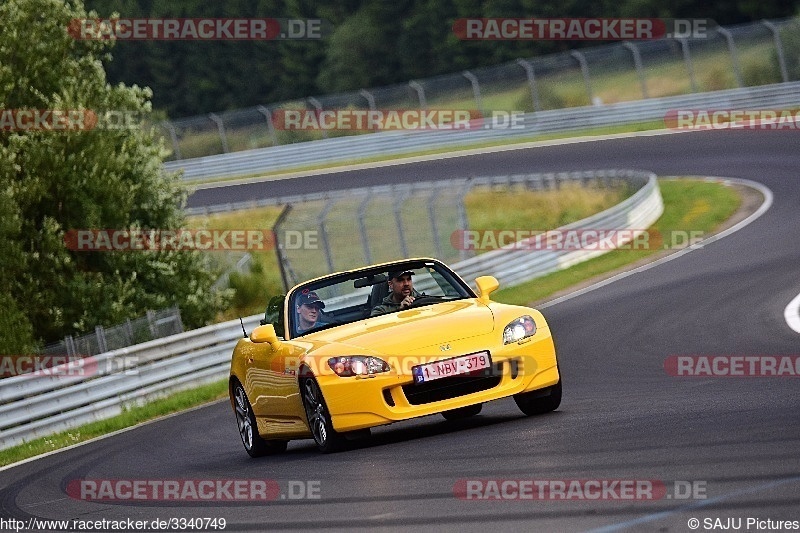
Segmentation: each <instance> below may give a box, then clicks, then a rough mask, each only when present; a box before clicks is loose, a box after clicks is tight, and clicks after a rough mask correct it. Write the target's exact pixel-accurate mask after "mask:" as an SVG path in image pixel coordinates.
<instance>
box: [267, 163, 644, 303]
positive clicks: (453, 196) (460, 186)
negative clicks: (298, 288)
mask: <svg viewBox="0 0 800 533" xmlns="http://www.w3.org/2000/svg"><path fill="white" fill-rule="evenodd" d="M649 178H650V175H649V174H648V175H646V176H644V177H643V175H642V174H641V173H636V172H632V171H624V172H623V171H614V170H609V171H593V172H570V173H567V172H562V173H548V174H513V175H501V176H480V177H474V178H469V179H453V180H446V181H439V182H418V183H413V184H398V185H393V186H379V187H369V188H361V189H350V190H348V191H342V192H338V193H331V194H329V195H328V196H326V197H322V198H320V197H319V196H317V195H314V196H310V197H307V198H303V197H299V198H296V199H293V201H291V202H289V203H288V204H287V205H286V207H285V208H284V211H283V213H282V214H281V216H280V217H279V218H278V220H277V222H276V224H275V226H274V228H273V231H274V233H275V236H276V239H277V242H278V246H277V248H276V250H277V253H278V260H279V264H280V266H281V273H282V276H283V281H284V285H285V287H286V288H288V287H291V286H293V285H295V284H296V283H299V282H300V281H304V280H307V279H311V278H314V277H318V276H322V275H325V274H329V273H331V272H335V271H341V270H347V269H349V268H355V267H359V266H363V265H365V264H372V263H379V262H385V261H391V260H395V259H403V258H407V257H428V256H433V257H436V258H438V259H441V260H442V261H444V262H446V263H456V264H460V263H457V262H459V261H461V262H463V261H464V260H466V259H468V258H469V257H472V256H474V255H475V252H474V251H471V250H470V251H467V250H464V249H463V247H458V246H457V245H456V244H454V241H457V239H454V238H453V237H454V236H455V235H457V234H458V233H457V232H458V231H459V230H466V229H468V228H469V221H468V217H467V210H466V207H465V197H466V195H467V194H468V193H469V192H470V191H471V190H473V189H474V188H476V187H484V188H491V189H493V190H504V191H509V192H513V191H514V190H533V191H541V190H549V189H558V188H561V187H563V186H564V184H566V183H573V184H577V185H580V186H583V187H603V188H608V187H622V186H625V185H627V186H628V187H629V188H630V190H631V191H634V192H635V191H637V190H639V189H641V188H642V187H644V186H645V185H646V184H647V182H648V179H649ZM653 179H654V178H653ZM497 207H498V209H501V208H502V207H501V206H497ZM648 225H649V224H648Z"/></svg>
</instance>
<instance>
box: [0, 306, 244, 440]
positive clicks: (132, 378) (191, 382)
mask: <svg viewBox="0 0 800 533" xmlns="http://www.w3.org/2000/svg"><path fill="white" fill-rule="evenodd" d="M259 318H260V315H255V316H251V317H247V318H246V319H244V325H245V328H246V329H247V330H248V331H251V330H252V329H253V328H254V327H255V326H257V325H258V320H259ZM241 336H242V326H241V324H240V323H239V321H238V320H234V321H230V322H224V323H221V324H215V325H213V326H207V327H204V328H200V329H196V330H193V331H186V332H184V333H179V334H177V335H172V336H170V337H164V338H161V339H156V340H153V341H149V342H145V343H142V344H138V345H136V346H131V347H128V348H122V349H119V350H114V351H111V352H106V353H103V354H100V355H97V356H93V357H87V358H85V359H77V360H73V361H71V362H70V363H68V364H65V365H60V366H57V367H53V368H49V369H46V370H43V371H40V372H38V373H32V374H22V375H19V376H14V377H9V378H5V379H2V380H0V449H3V448H8V447H10V446H13V445H15V444H20V443H22V442H25V441H29V440H31V439H35V438H38V437H43V436H46V435H51V434H53V433H57V432H60V431H65V430H69V429H73V428H76V427H78V426H81V425H83V424H86V423H88V422H92V421H95V420H101V419H104V418H109V417H112V416H115V415H118V414H120V413H121V412H122V410H123V407H124V406H127V405H133V404H141V403H144V402H147V401H149V400H152V399H155V398H157V397H160V396H163V395H164V394H166V393H171V392H175V391H178V390H181V389H185V388H190V387H195V386H198V385H201V384H204V383H209V382H212V381H217V380H219V379H222V378H224V377H225V375H226V373H227V372H228V369H229V365H230V356H231V351H232V350H233V346H234V345H235V344H236V340H237V339H238V338H240V337H241Z"/></svg>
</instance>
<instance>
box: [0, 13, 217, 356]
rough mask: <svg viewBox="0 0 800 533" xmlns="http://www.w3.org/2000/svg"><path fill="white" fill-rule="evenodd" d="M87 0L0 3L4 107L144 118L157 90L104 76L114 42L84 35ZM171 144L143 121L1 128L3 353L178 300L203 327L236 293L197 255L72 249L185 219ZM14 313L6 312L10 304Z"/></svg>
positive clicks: (188, 318)
mask: <svg viewBox="0 0 800 533" xmlns="http://www.w3.org/2000/svg"><path fill="white" fill-rule="evenodd" d="M96 16H97V14H96V13H94V12H91V13H89V14H87V13H86V11H85V10H84V8H83V4H82V3H81V2H80V1H79V0H76V1H75V2H68V3H65V2H63V1H62V0H9V1H7V2H6V3H4V4H2V5H0V20H2V21H3V25H4V29H3V31H2V32H0V109H2V110H12V109H40V110H46V109H56V110H92V111H94V112H96V113H97V114H98V115H101V116H102V114H103V113H104V112H105V111H116V112H124V113H127V114H128V115H133V116H137V117H145V116H146V115H147V114H148V113H149V112H150V103H149V98H150V96H151V92H150V90H149V89H143V88H139V87H137V86H133V87H126V86H124V85H122V84H119V85H116V86H112V85H110V84H109V83H107V81H106V76H105V72H104V69H103V64H102V61H101V60H102V59H103V58H106V59H107V57H106V53H107V52H106V50H107V49H108V47H109V43H108V42H106V41H94V40H79V39H75V38H73V37H72V36H71V35H70V34H69V33H68V31H67V29H68V27H69V24H70V21H71V20H73V19H82V18H86V17H96ZM165 153H166V152H165V149H164V148H163V146H162V145H161V142H160V141H158V140H157V138H156V137H155V135H154V134H153V132H152V131H150V130H147V129H144V128H142V127H139V126H138V125H137V126H136V127H132V128H120V129H107V128H99V127H98V128H94V129H91V130H88V131H86V130H81V131H32V130H24V131H20V130H12V131H0V244H1V245H2V254H0V305H3V308H4V317H3V319H2V320H1V321H0V322H2V323H0V353H14V352H18V351H19V350H24V349H29V348H30V347H31V346H32V345H33V344H34V343H37V342H47V341H52V340H55V339H57V338H60V337H62V336H64V335H65V334H72V333H81V332H85V331H88V330H91V329H92V328H93V327H94V326H95V325H98V324H106V325H108V324H114V323H117V322H119V321H122V320H124V319H126V318H131V317H134V316H138V315H141V314H143V313H144V311H145V310H146V309H158V308H163V307H167V306H169V305H175V304H177V305H178V306H179V307H180V309H181V313H182V316H183V318H184V322H185V323H186V324H187V325H188V326H189V327H193V326H199V325H201V324H203V323H205V322H207V321H208V320H209V319H210V318H212V317H213V316H214V314H215V313H216V312H217V311H218V310H219V309H220V308H221V307H222V304H223V303H224V302H223V300H224V299H225V297H226V296H227V295H223V294H218V293H213V292H212V291H211V290H210V287H211V284H212V283H213V281H214V277H215V276H214V274H213V273H212V272H210V270H209V269H208V268H206V264H205V261H204V257H203V256H202V255H201V254H200V253H199V252H177V251H172V252H169V251H160V252H152V251H150V252H75V251H70V250H68V249H67V246H66V244H65V238H64V236H65V233H66V232H67V231H69V230H72V229H84V228H100V229H127V228H144V229H147V228H159V229H174V228H178V227H180V226H181V225H182V223H183V216H184V215H183V210H182V206H183V203H184V201H185V196H186V193H185V191H184V190H183V188H182V186H181V184H180V181H179V177H178V176H177V175H165V174H164V173H163V171H162V168H161V161H162V158H163V156H164V155H165ZM9 310H10V313H8V314H5V313H6V311H9Z"/></svg>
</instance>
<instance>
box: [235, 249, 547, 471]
mask: <svg viewBox="0 0 800 533" xmlns="http://www.w3.org/2000/svg"><path fill="white" fill-rule="evenodd" d="M475 283H476V285H477V290H478V293H477V294H476V293H475V292H474V291H473V290H472V289H471V288H470V287H469V285H467V284H466V283H465V282H464V281H463V280H462V279H461V278H460V277H459V276H458V275H457V274H456V273H455V272H453V271H452V270H450V269H449V268H448V267H447V266H446V265H444V264H443V263H442V262H440V261H437V260H435V259H427V258H421V259H408V260H404V261H395V262H392V263H384V264H380V265H374V266H370V267H366V268H361V269H358V270H350V271H347V272H339V273H336V274H331V275H328V276H324V277H321V278H317V279H313V280H311V281H308V282H306V283H301V284H300V285H297V286H295V287H293V288H292V289H291V290H290V291H289V293H288V294H287V295H286V297H282V296H281V297H277V298H273V300H272V301H271V302H270V304H269V306H268V307H267V312H266V316H265V319H264V320H262V321H261V323H262V325H261V326H259V327H257V328H255V329H254V330H253V331H252V332H251V333H250V336H249V338H243V339H241V340H240V341H239V342H238V344H237V345H236V348H235V349H234V351H233V357H232V360H231V375H230V386H229V389H230V399H231V405H232V407H233V410H234V413H235V415H236V422H237V424H238V427H239V434H240V435H241V437H242V443H244V447H245V450H247V453H249V454H250V455H251V456H253V457H257V456H261V455H266V454H270V453H276V452H281V451H284V450H285V449H286V444H287V442H288V441H289V440H292V439H306V438H313V439H314V440H315V441H316V443H317V446H318V447H319V449H320V450H321V451H323V452H326V453H327V452H332V451H335V450H338V449H340V448H342V447H343V445H344V443H345V442H346V440H347V437H351V436H355V435H361V434H364V433H368V432H369V428H371V427H373V426H380V425H383V424H390V423H392V422H396V421H398V420H408V419H410V418H416V417H419V416H425V415H431V414H435V413H441V414H442V415H443V416H444V417H445V418H447V419H456V418H464V417H468V416H473V415H476V414H478V413H479V412H480V410H481V405H482V403H483V402H487V401H489V400H496V399H499V398H505V397H507V396H513V398H514V400H515V401H516V403H517V405H518V406H519V408H520V409H521V410H522V412H523V413H525V414H527V415H534V414H540V413H546V412H548V411H552V410H554V409H556V408H557V407H558V406H559V404H560V403H561V377H560V375H559V371H558V364H557V360H556V353H555V348H554V346H553V339H552V336H551V335H550V329H549V327H548V326H547V322H545V319H544V317H543V316H542V314H541V313H540V312H539V311H536V310H535V309H531V308H528V307H520V306H516V305H505V304H499V303H496V302H492V301H491V300H490V299H489V295H490V294H491V292H492V291H494V290H495V289H497V287H498V282H497V280H496V279H495V278H493V277H491V276H482V277H479V278H477V279H476V280H475Z"/></svg>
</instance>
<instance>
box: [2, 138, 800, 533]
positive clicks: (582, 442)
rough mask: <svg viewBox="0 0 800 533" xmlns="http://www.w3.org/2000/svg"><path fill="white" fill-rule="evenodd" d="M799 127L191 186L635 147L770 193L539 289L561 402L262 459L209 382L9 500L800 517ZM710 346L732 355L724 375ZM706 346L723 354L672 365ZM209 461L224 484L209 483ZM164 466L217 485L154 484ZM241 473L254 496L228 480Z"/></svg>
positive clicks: (658, 527)
mask: <svg viewBox="0 0 800 533" xmlns="http://www.w3.org/2000/svg"><path fill="white" fill-rule="evenodd" d="M799 146H800V137H798V134H797V133H796V132H794V131H783V132H781V131H735V130H719V131H703V132H689V133H678V134H637V135H631V136H623V137H616V138H611V139H592V140H583V141H580V142H566V143H556V144H549V145H546V146H537V147H529V148H524V149H502V150H497V151H491V152H488V153H482V154H472V155H466V156H462V157H443V158H437V159H431V160H426V161H420V162H414V163H408V164H386V165H381V166H377V167H376V168H369V169H359V170H342V171H337V172H332V173H328V174H324V175H312V176H307V177H298V178H293V179H284V180H272V181H263V182H256V183H244V184H236V185H231V186H215V187H208V188H203V189H200V190H198V191H197V192H195V193H194V194H193V195H192V196H191V197H190V199H189V205H190V206H193V207H196V206H202V205H213V204H220V203H226V202H235V201H243V200H248V199H251V198H260V197H266V196H288V195H294V194H302V193H309V192H317V191H323V190H330V189H345V188H351V187H363V186H368V185H381V184H389V183H399V182H413V181H417V180H418V181H432V180H440V179H448V178H463V177H469V176H473V175H478V176H480V175H499V174H513V173H532V172H557V171H574V170H591V169H608V168H626V169H637V170H646V171H652V172H655V173H656V174H658V175H659V176H684V175H692V176H719V177H725V178H736V179H741V180H749V181H752V182H755V183H757V184H759V186H758V187H757V190H759V191H760V193H759V194H761V195H763V200H762V201H761V202H762V204H761V205H762V209H761V211H760V212H758V216H754V217H752V218H751V219H750V220H748V221H747V223H745V224H739V225H737V226H734V228H733V229H732V231H728V232H726V233H725V234H724V235H722V236H720V237H721V238H716V239H714V240H713V242H707V243H705V244H704V245H703V246H702V247H700V248H697V249H692V250H691V251H685V252H679V253H676V254H675V255H673V256H669V258H668V259H665V260H661V261H658V262H656V263H652V264H650V265H647V266H646V267H642V268H639V269H637V270H635V271H631V272H628V273H626V274H623V275H618V276H615V277H613V278H611V279H610V280H607V281H605V282H603V283H602V284H600V285H597V286H593V287H590V289H591V290H582V291H580V292H579V293H575V294H572V295H570V296H569V297H562V298H559V299H558V300H554V301H551V302H548V303H547V304H545V305H544V306H542V312H543V313H544V315H545V317H546V318H547V320H548V322H549V323H550V327H551V330H552V332H553V335H554V338H555V342H556V349H557V352H558V356H559V365H560V369H561V372H562V376H563V382H564V396H563V401H562V403H561V407H560V408H559V409H558V410H557V411H555V412H553V413H550V414H547V415H542V416H538V417H525V416H524V415H522V414H521V413H520V412H519V409H517V406H516V405H515V404H514V402H513V400H512V399H510V398H509V399H507V400H501V401H497V402H493V403H490V404H486V405H484V407H483V411H482V413H481V414H480V415H478V416H476V417H474V418H471V419H467V420H462V421H457V422H455V421H451V422H448V421H445V420H444V419H443V418H442V417H441V416H431V417H426V418H421V419H417V420H414V421H409V422H403V423H398V424H393V425H389V426H383V427H380V428H376V429H374V430H373V432H372V436H371V437H370V438H368V439H364V440H361V441H357V442H356V443H354V445H353V447H352V449H351V450H349V451H346V452H343V453H338V454H333V455H322V454H320V453H319V452H318V451H317V449H316V446H315V445H314V443H313V441H311V440H307V441H296V442H291V443H289V447H288V450H287V451H286V453H284V454H281V455H278V456H273V457H265V458H261V459H257V460H256V459H250V458H249V457H248V456H247V454H246V453H245V452H244V450H243V448H242V444H241V442H240V441H239V436H238V433H237V429H236V424H235V420H234V416H233V412H232V409H231V406H230V404H229V403H227V402H225V401H221V402H217V403H214V404H211V405H207V406H204V407H201V408H197V409H193V410H191V411H187V412H184V413H180V414H177V415H173V416H170V417H166V418H164V419H161V420H158V421H154V422H151V423H148V424H144V425H142V426H139V427H137V428H134V429H132V430H129V431H125V432H121V433H119V434H116V435H112V436H109V437H106V438H102V439H98V440H95V441H92V442H89V443H87V444H84V445H81V446H77V447H74V448H71V449H68V450H65V451H61V452H58V453H53V454H50V455H48V456H46V457H43V458H39V459H36V460H31V461H27V462H25V463H23V464H20V465H16V466H12V467H9V468H5V469H2V470H0V518H2V519H3V520H9V519H13V520H20V521H23V522H24V525H25V526H27V525H28V524H29V523H33V522H31V520H34V519H40V518H41V519H62V520H63V519H69V520H78V521H81V520H84V521H97V520H128V519H130V520H133V521H137V520H138V521H141V522H147V523H148V524H150V526H149V527H150V528H151V529H148V530H154V527H153V525H152V523H153V520H156V519H159V520H164V521H167V520H169V519H172V518H174V519H192V518H212V519H214V518H216V519H219V518H224V519H225V525H226V527H225V530H226V531H267V530H280V529H290V528H303V529H324V530H353V529H359V528H364V529H367V528H369V529H374V528H379V529H381V530H398V531H399V530H405V529H408V528H414V529H423V528H424V529H428V528H431V529H436V530H437V531H438V530H442V531H459V532H464V531H481V532H484V531H487V530H490V529H491V530H492V531H501V530H502V531H519V530H537V531H589V530H596V531H625V530H629V531H658V532H665V531H679V532H683V531H693V530H698V531H706V530H715V529H716V530H718V529H720V528H721V527H722V526H725V525H730V526H733V527H731V529H736V527H735V526H736V525H737V523H739V524H741V525H740V528H741V530H747V529H749V530H751V531H759V530H761V531H766V530H769V528H770V526H774V525H775V524H777V523H778V522H780V523H781V525H782V526H783V529H777V530H781V531H788V530H791V529H793V527H792V526H793V525H795V524H796V525H797V528H800V453H798V450H799V449H800V377H797V376H792V375H789V373H788V372H770V370H769V368H771V367H765V366H763V365H766V363H764V361H765V360H769V361H772V363H773V364H774V365H775V368H777V369H781V368H783V365H785V363H786V362H787V361H794V362H795V363H797V364H800V362H798V361H799V360H798V357H797V356H800V314H799V313H798V307H800V297H799V296H798V294H799V293H800V150H798V147H799ZM387 238H390V237H389V236H387ZM468 281H470V282H471V281H472V280H468ZM756 358H757V359H756ZM720 361H727V364H728V365H729V366H728V367H727V368H729V369H732V368H734V367H735V365H739V367H737V368H744V372H743V373H742V374H743V375H736V376H731V375H730V373H729V375H721V374H722V372H719V371H718V370H719V368H720V366H719V364H720ZM702 362H705V364H707V365H710V367H711V368H712V369H714V368H716V369H717V371H716V372H711V373H703V372H696V373H695V375H685V374H682V373H681V372H678V371H676V368H677V369H680V368H682V367H681V366H680V365H682V364H688V365H696V366H694V367H693V368H694V369H695V370H698V369H700V368H701V364H700V363H702ZM715 365H716V366H715ZM753 374H757V375H753ZM80 480H94V481H95V482H97V484H96V485H94V486H93V490H96V491H97V490H101V485H100V483H101V482H102V481H103V480H106V481H109V483H111V482H114V480H116V482H117V484H116V485H114V486H115V487H117V489H118V488H119V487H120V484H119V483H118V482H119V481H120V480H124V481H126V482H128V483H127V484H126V485H124V487H126V490H127V489H130V490H127V492H125V494H133V492H132V491H133V489H132V487H133V486H134V482H135V481H137V480H138V481H139V482H140V483H141V482H148V481H149V482H151V483H150V484H149V485H148V487H149V488H147V489H143V490H145V491H150V492H147V494H149V495H150V496H153V497H149V498H135V497H133V496H131V497H129V498H123V497H119V496H124V494H121V493H119V491H118V492H117V496H118V498H117V499H115V500H108V499H106V500H102V501H92V493H91V491H89V492H87V491H86V490H83V492H82V488H83V489H85V488H86V487H85V486H84V487H81V486H80V485H79V483H78V482H79V481H80ZM214 480H223V481H224V480H228V481H232V484H229V485H228V486H226V487H222V488H220V487H219V486H218V484H217V485H214V486H213V487H212V485H213V483H212V484H211V485H209V484H206V485H202V482H203V481H214ZM153 481H156V482H157V483H160V485H159V484H156V485H154V484H153V483H152V482H153ZM176 482H177V483H178V485H175V483H176ZM237 482H244V483H240V484H239V485H236V483H237ZM76 483H78V484H77V485H76ZM168 483H171V485H169V486H170V487H172V488H173V489H174V488H175V487H178V489H176V490H179V491H184V490H189V489H187V488H186V487H187V486H188V485H190V486H191V487H192V488H194V489H201V490H205V491H206V492H207V491H208V490H213V491H215V493H214V494H215V495H216V496H217V497H215V498H212V499H209V500H206V501H202V499H201V498H198V500H195V501H191V500H190V499H186V498H170V497H168V496H167V497H164V496H165V495H164V487H166V486H167V484H168ZM76 487H77V488H76ZM154 487H155V488H154ZM237 487H239V488H241V489H242V490H243V491H245V492H244V493H243V494H245V495H247V494H249V495H250V496H252V497H251V498H249V499H247V498H234V497H231V498H228V497H227V494H236V493H235V491H236V490H237ZM247 491H250V492H247ZM220 493H221V496H220ZM262 494H267V495H268V497H267V498H264V497H261V495H262ZM159 495H160V496H161V497H160V498H159V497H158V496H159ZM748 520H750V522H748ZM737 521H739V522H737ZM787 521H788V523H787ZM5 524H6V525H7V524H8V522H6V523H5ZM0 525H2V523H0ZM156 525H158V524H156ZM206 525H207V526H208V527H204V528H203V529H204V530H206V531H213V530H215V529H216V530H220V529H219V527H217V528H214V527H211V523H210V522H209V523H207V524H206ZM217 525H219V521H217ZM693 526H696V527H693ZM2 529H3V528H0V530H2ZM6 529H8V528H6ZM186 529H189V528H186ZM192 529H194V530H197V529H198V528H196V527H194V528H192ZM22 530H24V529H22ZM772 530H776V529H772Z"/></svg>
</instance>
